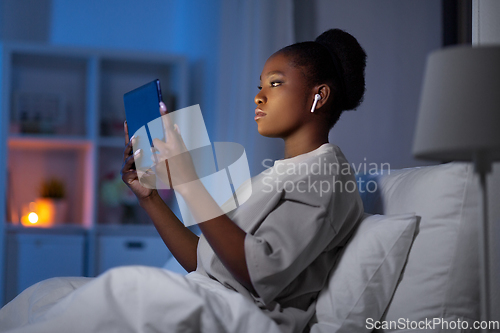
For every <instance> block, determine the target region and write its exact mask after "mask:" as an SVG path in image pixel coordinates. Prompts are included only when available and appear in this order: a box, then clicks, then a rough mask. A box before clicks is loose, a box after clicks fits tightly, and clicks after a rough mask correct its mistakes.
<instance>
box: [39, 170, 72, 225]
mask: <svg viewBox="0 0 500 333" xmlns="http://www.w3.org/2000/svg"><path fill="white" fill-rule="evenodd" d="M37 206H38V211H39V218H40V219H41V220H42V221H43V220H46V223H47V224H49V225H53V224H61V223H64V222H65V221H66V217H67V211H68V205H67V200H66V187H65V185H64V182H63V181H62V180H60V179H58V178H55V177H52V178H49V179H47V180H45V181H43V182H42V184H41V187H40V198H39V199H38V200H37Z"/></svg>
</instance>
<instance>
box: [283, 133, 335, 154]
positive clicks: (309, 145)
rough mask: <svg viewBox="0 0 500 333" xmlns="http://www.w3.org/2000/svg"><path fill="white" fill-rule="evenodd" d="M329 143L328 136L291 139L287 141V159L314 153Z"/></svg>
mask: <svg viewBox="0 0 500 333" xmlns="http://www.w3.org/2000/svg"><path fill="white" fill-rule="evenodd" d="M325 143H328V135H325V136H318V137H311V136H308V137H305V138H304V137H299V136H296V137H290V138H286V139H285V158H291V157H295V156H298V155H302V154H305V153H308V152H310V151H313V150H315V149H317V148H318V147H320V146H321V145H323V144H325Z"/></svg>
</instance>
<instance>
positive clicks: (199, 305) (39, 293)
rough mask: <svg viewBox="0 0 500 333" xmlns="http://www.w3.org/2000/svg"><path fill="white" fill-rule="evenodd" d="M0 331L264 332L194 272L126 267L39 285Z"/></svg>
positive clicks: (5, 317) (248, 310)
mask: <svg viewBox="0 0 500 333" xmlns="http://www.w3.org/2000/svg"><path fill="white" fill-rule="evenodd" d="M0 332H9V333H14V332H15V333H21V332H22V333H31V332H33V333H34V332H36V333H42V332H47V333H49V332H50V333H57V332H64V333H79V332H82V333H83V332H85V333H89V332H95V333H100V332H102V333H112V332H119V333H126V332H217V333H218V332H230V333H233V332H252V333H253V332H268V333H281V331H280V329H279V328H278V326H277V325H276V324H275V323H274V322H273V321H272V320H271V319H270V318H269V317H267V316H266V315H265V314H264V313H263V312H262V311H261V310H260V309H259V308H258V307H257V306H256V305H255V304H254V303H253V302H252V301H250V300H249V299H247V298H245V297H243V296H242V295H240V294H238V293H237V292H234V291H232V290H229V289H227V288H225V287H224V286H222V285H221V284H219V283H218V282H216V281H212V280H210V279H209V278H206V277H205V276H202V275H201V274H199V273H196V272H193V273H190V274H188V275H187V276H182V275H180V274H176V273H173V272H170V271H167V270H164V269H161V268H153V267H145V266H126V267H120V268H114V269H111V270H109V271H107V272H106V273H104V274H102V275H100V276H99V277H97V278H83V277H79V278H53V279H49V280H45V281H42V282H40V283H37V284H35V285H33V286H31V287H30V288H28V289H27V290H25V291H24V292H23V293H21V294H20V295H19V296H18V297H17V298H16V299H14V300H13V301H12V302H10V303H9V304H7V305H6V306H5V307H4V308H2V309H1V310H0Z"/></svg>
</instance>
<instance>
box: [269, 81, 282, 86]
mask: <svg viewBox="0 0 500 333" xmlns="http://www.w3.org/2000/svg"><path fill="white" fill-rule="evenodd" d="M282 83H283V82H280V81H273V82H271V86H272V87H278V86H280V85H281V84H282Z"/></svg>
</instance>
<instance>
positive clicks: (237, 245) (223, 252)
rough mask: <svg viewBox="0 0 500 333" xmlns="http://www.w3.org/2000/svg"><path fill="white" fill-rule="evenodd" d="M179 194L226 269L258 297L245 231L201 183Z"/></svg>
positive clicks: (191, 184) (192, 184)
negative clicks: (253, 282)
mask: <svg viewBox="0 0 500 333" xmlns="http://www.w3.org/2000/svg"><path fill="white" fill-rule="evenodd" d="M178 191H179V193H180V194H181V195H182V197H183V199H184V201H186V203H187V205H188V206H189V209H190V211H191V213H192V214H193V216H194V217H195V220H197V221H199V222H200V223H199V224H198V226H199V227H200V229H201V232H202V233H203V235H204V236H205V238H206V239H207V241H208V243H209V244H210V246H211V247H212V249H213V250H214V252H215V253H216V254H217V257H219V259H220V261H221V262H222V263H223V264H224V267H226V269H227V270H228V271H229V272H230V273H231V275H232V276H233V277H234V278H235V279H236V280H237V281H238V282H239V283H240V284H241V285H242V286H244V287H245V288H247V289H248V290H250V291H251V292H253V293H255V290H254V288H253V285H252V282H251V280H250V274H249V272H248V266H247V262H246V257H245V237H246V233H245V231H243V229H241V228H240V227H239V226H238V225H237V224H236V223H234V222H233V221H232V220H231V219H230V218H229V217H227V215H225V214H224V213H223V212H222V211H221V210H220V207H219V205H218V204H217V203H216V202H215V200H214V199H213V198H212V196H211V195H210V193H208V191H207V190H206V188H205V186H204V185H203V184H202V183H201V181H199V180H196V181H194V182H191V183H190V184H189V186H182V187H181V189H179V190H178ZM212 216H215V217H212ZM207 217H211V218H210V219H207ZM202 221H205V222H202Z"/></svg>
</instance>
